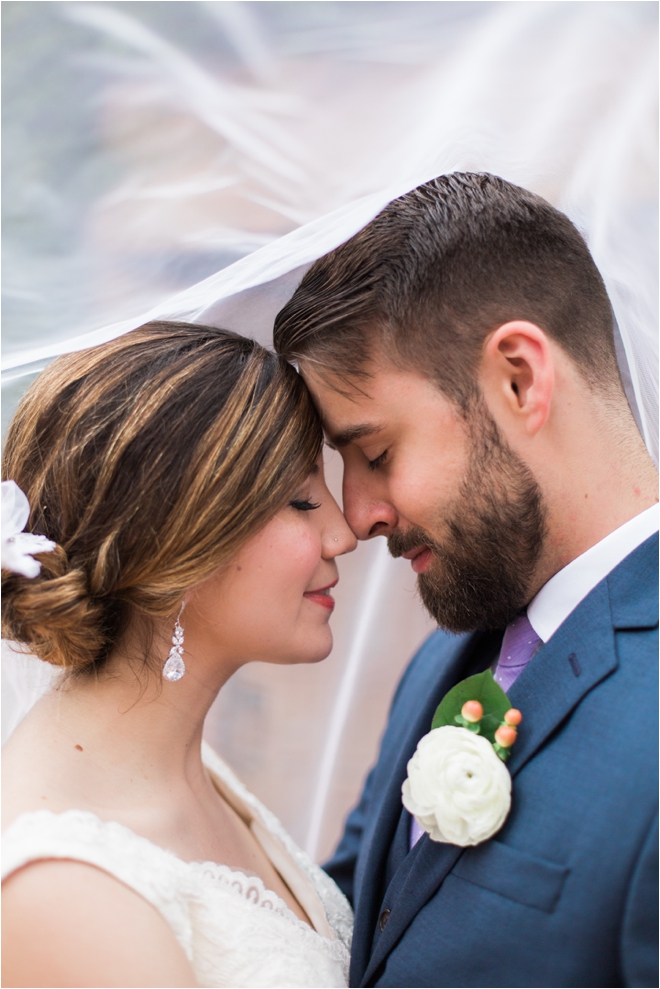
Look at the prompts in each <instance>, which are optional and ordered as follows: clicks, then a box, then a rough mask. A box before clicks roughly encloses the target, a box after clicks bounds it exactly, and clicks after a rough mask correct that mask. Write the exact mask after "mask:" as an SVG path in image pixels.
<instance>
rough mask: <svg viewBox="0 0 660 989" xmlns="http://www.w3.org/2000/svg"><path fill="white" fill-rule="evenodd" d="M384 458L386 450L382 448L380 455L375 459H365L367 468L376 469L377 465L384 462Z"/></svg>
mask: <svg viewBox="0 0 660 989" xmlns="http://www.w3.org/2000/svg"><path fill="white" fill-rule="evenodd" d="M386 458H387V450H383V452H382V453H381V455H380V456H379V457H376V459H375V460H367V468H368V470H377V468H378V467H380V466H381V465H382V464H384V463H385V460H386Z"/></svg>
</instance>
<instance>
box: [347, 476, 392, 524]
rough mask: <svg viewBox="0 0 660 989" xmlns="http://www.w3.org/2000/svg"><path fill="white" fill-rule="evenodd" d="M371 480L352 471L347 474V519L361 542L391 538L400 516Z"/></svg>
mask: <svg viewBox="0 0 660 989" xmlns="http://www.w3.org/2000/svg"><path fill="white" fill-rule="evenodd" d="M369 480H370V479H369V477H368V476H367V477H364V476H363V477H358V476H356V475H355V474H353V472H352V471H351V470H350V469H346V468H345V470H344V483H343V502H344V515H345V516H346V521H347V522H348V524H349V525H350V527H351V529H352V530H353V532H354V533H355V535H356V536H357V537H358V539H371V538H372V536H388V535H389V534H390V532H391V531H392V530H393V529H395V528H396V524H397V521H398V515H397V512H396V510H395V508H394V506H393V505H392V504H390V503H389V502H388V501H387V499H385V498H383V497H382V495H381V494H380V492H378V491H377V490H375V488H376V485H375V484H374V485H372V484H370V483H369Z"/></svg>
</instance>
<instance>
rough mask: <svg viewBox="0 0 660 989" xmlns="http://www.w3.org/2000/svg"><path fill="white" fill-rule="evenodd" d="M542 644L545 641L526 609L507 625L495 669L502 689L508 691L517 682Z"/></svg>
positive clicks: (496, 678) (496, 679) (496, 680)
mask: <svg viewBox="0 0 660 989" xmlns="http://www.w3.org/2000/svg"><path fill="white" fill-rule="evenodd" d="M541 645H543V643H542V641H541V639H540V637H539V636H538V635H537V634H536V632H535V631H534V629H533V628H532V626H531V623H530V621H529V618H528V617H527V612H526V611H523V612H522V614H520V615H518V617H517V618H514V619H513V621H512V622H511V624H510V625H507V627H506V632H505V633H504V638H503V639H502V648H501V649H500V658H499V660H498V663H497V669H496V670H495V682H496V683H499V685H500V687H501V688H502V690H504V691H505V692H506V691H507V690H508V689H509V687H511V686H512V685H513V684H514V683H515V682H516V680H517V679H518V677H519V676H520V674H521V673H522V671H523V670H524V669H525V667H526V666H527V664H528V663H529V661H530V659H532V658H533V657H534V656H535V655H536V653H537V652H538V651H539V647H540V646H541Z"/></svg>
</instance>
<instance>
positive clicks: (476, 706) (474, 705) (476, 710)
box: [461, 701, 484, 725]
mask: <svg viewBox="0 0 660 989" xmlns="http://www.w3.org/2000/svg"><path fill="white" fill-rule="evenodd" d="M461 714H462V715H463V717H464V718H465V720H466V721H469V722H470V724H473V725H474V724H476V723H477V721H481V719H482V718H483V716H484V709H483V707H482V706H481V704H480V703H479V701H466V702H465V704H464V705H463V707H462V708H461Z"/></svg>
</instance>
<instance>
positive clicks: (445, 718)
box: [431, 670, 511, 742]
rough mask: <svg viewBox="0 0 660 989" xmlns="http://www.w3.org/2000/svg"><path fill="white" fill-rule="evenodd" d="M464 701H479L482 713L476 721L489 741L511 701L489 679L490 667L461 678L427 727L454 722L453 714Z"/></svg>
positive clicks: (454, 715) (493, 739)
mask: <svg viewBox="0 0 660 989" xmlns="http://www.w3.org/2000/svg"><path fill="white" fill-rule="evenodd" d="M466 701H479V703H480V704H481V706H482V707H483V709H484V715H483V717H482V719H481V721H480V722H479V726H480V728H481V734H482V735H483V736H484V738H487V739H488V741H489V742H494V741H495V732H496V731H497V729H498V728H499V726H500V725H501V723H502V721H503V720H504V715H505V714H506V712H507V711H508V710H509V709H510V707H511V703H510V701H509V698H508V697H507V696H506V694H505V693H504V691H503V690H502V688H501V687H500V686H499V684H497V683H495V681H494V680H493V674H492V673H491V671H490V670H485V671H484V672H483V673H477V674H476V676H473V677H468V678H467V680H461V682H460V683H457V684H456V686H455V687H452V689H451V690H450V691H449V693H448V694H445V696H444V697H443V699H442V700H441V701H440V703H439V705H438V707H437V709H436V712H435V714H434V716H433V723H432V724H431V728H442V726H443V725H455V724H456V720H455V719H456V715H457V714H460V713H461V708H462V707H463V705H464V704H465V702H466Z"/></svg>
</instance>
